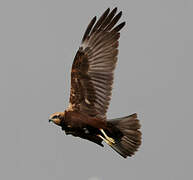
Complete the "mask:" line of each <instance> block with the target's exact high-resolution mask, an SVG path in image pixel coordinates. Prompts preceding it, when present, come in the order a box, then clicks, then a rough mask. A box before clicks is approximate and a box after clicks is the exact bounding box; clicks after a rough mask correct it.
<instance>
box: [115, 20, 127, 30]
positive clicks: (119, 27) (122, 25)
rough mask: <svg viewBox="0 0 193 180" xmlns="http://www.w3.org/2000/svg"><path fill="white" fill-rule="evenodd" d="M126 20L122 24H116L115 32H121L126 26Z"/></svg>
mask: <svg viewBox="0 0 193 180" xmlns="http://www.w3.org/2000/svg"><path fill="white" fill-rule="evenodd" d="M125 24H126V23H125V22H122V23H121V24H119V25H118V26H116V27H115V28H114V29H113V31H115V32H119V31H120V30H121V29H122V28H123V27H124V26H125Z"/></svg>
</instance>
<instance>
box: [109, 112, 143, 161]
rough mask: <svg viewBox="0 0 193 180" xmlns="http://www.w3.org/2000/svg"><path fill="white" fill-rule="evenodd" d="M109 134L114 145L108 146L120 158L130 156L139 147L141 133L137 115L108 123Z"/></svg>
mask: <svg viewBox="0 0 193 180" xmlns="http://www.w3.org/2000/svg"><path fill="white" fill-rule="evenodd" d="M109 128H110V129H109V132H110V133H107V134H109V136H110V137H112V138H113V139H114V140H115V143H110V144H109V145H110V146H111V147H112V148H113V149H114V150H115V151H117V152H118V153H119V154H120V155H121V156H123V157H124V158H126V157H127V156H132V155H134V153H135V152H136V151H137V150H138V148H139V146H140V145H141V132H140V131H139V129H140V124H139V120H138V119H137V114H132V115H130V116H126V117H122V118H117V119H112V120H110V121H109Z"/></svg>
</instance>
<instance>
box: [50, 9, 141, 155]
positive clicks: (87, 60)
mask: <svg viewBox="0 0 193 180" xmlns="http://www.w3.org/2000/svg"><path fill="white" fill-rule="evenodd" d="M116 11H117V8H115V9H113V10H112V11H111V12H110V9H107V10H106V11H105V12H104V13H103V15H102V16H101V17H100V18H99V20H98V21H97V22H96V17H94V18H93V19H92V20H91V22H90V24H89V25H88V27H87V29H86V32H85V34H84V36H83V39H82V43H81V46H80V48H79V50H78V51H77V53H76V56H75V58H74V61H73V65H72V71H71V93H70V103H69V106H68V108H67V109H66V110H65V111H64V112H61V113H54V114H53V115H51V117H50V120H51V121H53V122H54V123H55V124H57V125H59V126H61V127H62V130H64V131H65V132H66V134H72V135H74V136H78V137H81V138H83V139H87V140H90V141H92V142H94V143H97V144H99V145H101V146H103V145H102V141H103V140H104V141H105V142H106V143H107V144H109V145H110V146H111V147H112V148H113V149H114V150H116V151H117V152H118V153H119V154H120V155H122V156H123V157H127V156H131V155H133V154H134V152H135V151H136V150H137V149H138V147H139V145H140V144H141V133H140V131H139V128H140V125H139V121H138V120H137V115H136V114H133V115H131V116H127V117H123V118H119V119H115V120H107V118H106V112H107V109H108V106H109V102H110V99H111V91H112V84H113V76H114V69H115V66H116V62H117V54H118V39H119V37H120V33H119V31H120V30H121V29H122V28H123V26H124V25H125V22H123V23H121V24H119V25H117V26H116V27H114V26H115V25H116V23H117V22H118V20H119V19H120V17H121V15H122V12H120V13H118V14H117V15H115V14H116ZM95 22H96V23H95Z"/></svg>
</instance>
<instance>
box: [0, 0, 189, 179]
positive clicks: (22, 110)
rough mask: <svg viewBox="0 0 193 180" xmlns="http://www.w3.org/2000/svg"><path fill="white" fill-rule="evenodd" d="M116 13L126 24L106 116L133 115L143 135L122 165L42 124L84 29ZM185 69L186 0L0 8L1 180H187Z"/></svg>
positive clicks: (66, 81)
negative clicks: (107, 13) (98, 18)
mask: <svg viewBox="0 0 193 180" xmlns="http://www.w3.org/2000/svg"><path fill="white" fill-rule="evenodd" d="M115 6H118V9H119V10H122V11H123V17H122V21H126V23H127V24H126V26H125V28H124V29H123V30H122V32H121V38H120V47H119V49H120V51H119V52H120V53H119V61H118V65H117V68H116V71H115V84H114V90H113V96H112V101H111V105H110V108H109V111H108V117H109V118H113V117H114V118H115V117H121V116H125V115H129V114H132V113H134V112H137V113H138V114H139V118H140V120H141V124H142V132H143V144H142V146H141V148H140V150H139V152H137V153H136V155H135V156H134V157H132V158H128V159H126V160H125V159H123V158H122V157H121V156H119V155H118V154H117V153H116V152H114V151H112V150H111V148H109V147H108V146H107V145H105V148H101V147H99V146H97V145H95V144H94V143H91V142H88V141H85V140H82V139H79V138H75V137H71V136H65V135H64V133H63V132H62V131H61V130H60V128H58V127H56V126H54V125H51V124H49V123H48V116H49V115H50V114H51V113H53V112H55V111H62V110H63V109H64V108H65V107H66V106H67V105H68V98H69V90H70V70H71V64H72V60H73V58H74V55H75V53H76V51H77V49H78V47H79V45H80V40H81V38H82V35H83V33H84V31H85V28H86V26H87V24H88V22H89V21H90V19H91V18H92V17H93V16H95V15H97V16H99V15H101V14H102V13H103V11H104V10H106V8H108V7H110V8H113V7H115ZM192 61H193V1H192V0H145V1H144V0H138V1H136V0H129V1H126V0H125V1H113V0H111V1H110V0H109V1H100V0H97V1H89V0H84V1H75V0H70V1H62V0H55V1H50V0H49V1H48V0H47V1H46V0H44V1H43V0H33V1H32V0H31V1H26V0H23V1H21V0H17V1H7V0H1V1H0V83H1V84H0V92H1V93H0V107H1V108H0V114H1V126H0V179H3V180H10V179H18V180H24V179H25V180H26V179H27V180H31V179H33V180H34V179H47V180H53V179H56V180H64V179H65V180H75V179H79V180H118V179H120V180H126V179H128V180H129V179H131V180H141V179H144V180H182V179H192V178H193V175H192V167H193V158H192V157H193V156H192V152H193V145H192V137H193V133H192V125H193V123H192V121H193V120H192V118H193V117H192V111H193V95H192V92H193V80H192V79H193V70H192V68H193V63H192Z"/></svg>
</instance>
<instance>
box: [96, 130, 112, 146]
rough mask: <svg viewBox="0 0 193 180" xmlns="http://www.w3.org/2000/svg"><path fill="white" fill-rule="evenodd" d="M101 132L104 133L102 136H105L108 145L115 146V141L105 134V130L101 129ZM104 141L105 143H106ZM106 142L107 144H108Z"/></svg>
mask: <svg viewBox="0 0 193 180" xmlns="http://www.w3.org/2000/svg"><path fill="white" fill-rule="evenodd" d="M100 131H101V132H102V134H103V135H104V136H105V138H103V140H104V139H105V140H106V141H108V144H109V143H111V144H115V140H114V139H113V138H111V137H109V136H107V134H106V133H105V131H104V130H103V129H100ZM99 137H102V136H99ZM105 140H104V141H105ZM106 141H105V142H106Z"/></svg>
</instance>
